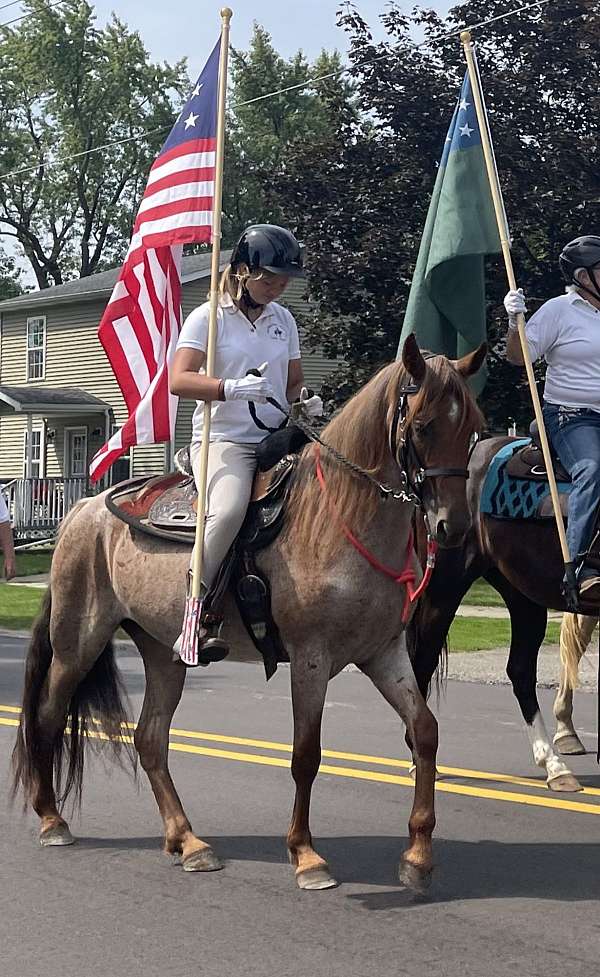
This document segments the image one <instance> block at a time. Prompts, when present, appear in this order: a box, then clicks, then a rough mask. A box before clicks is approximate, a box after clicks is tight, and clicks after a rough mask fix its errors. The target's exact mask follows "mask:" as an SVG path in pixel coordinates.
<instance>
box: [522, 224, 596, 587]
mask: <svg viewBox="0 0 600 977" xmlns="http://www.w3.org/2000/svg"><path fill="white" fill-rule="evenodd" d="M559 265H560V270H561V272H562V274H563V277H564V279H565V281H566V283H567V290H566V294H564V295H560V296H558V297H557V298H553V299H550V301H548V302H545V303H544V305H542V307H541V308H540V309H539V310H538V311H537V312H536V313H535V314H534V315H533V316H532V317H531V319H529V321H528V323H527V326H526V335H527V342H528V346H529V353H530V355H531V359H532V360H538V359H540V358H541V357H544V358H545V359H546V363H547V364H548V370H547V373H546V385H545V389H544V420H545V422H546V427H547V430H548V436H549V438H550V441H551V442H552V446H553V448H554V450H555V451H556V453H557V455H558V457H559V459H560V461H561V463H562V465H563V467H564V468H566V470H567V471H568V472H569V474H570V475H571V478H572V481H573V488H572V491H571V494H570V496H569V523H568V528H567V540H568V544H569V550H570V553H571V558H572V559H575V560H578V561H579V562H580V570H579V578H578V579H579V589H580V593H581V594H582V595H584V594H585V598H586V600H588V601H592V602H596V601H600V576H598V573H597V571H595V570H593V569H592V568H591V567H588V566H586V563H585V555H586V553H587V550H588V548H589V545H590V543H591V541H592V537H593V533H594V528H595V524H596V516H597V511H598V505H599V504H600V237H596V236H593V235H586V236H584V237H578V238H575V240H574V241H571V242H570V243H569V244H567V245H566V246H565V247H564V248H563V251H562V253H561V255H560V258H559ZM504 306H505V308H506V311H507V312H508V316H509V327H508V340H507V344H506V356H507V359H508V360H509V361H510V362H511V363H515V364H517V365H522V364H523V354H522V351H521V345H520V342H519V335H518V332H517V323H516V316H517V315H518V314H519V313H525V312H526V307H525V299H524V296H523V292H522V290H519V291H510V292H508V294H507V295H506V297H505V299H504Z"/></svg>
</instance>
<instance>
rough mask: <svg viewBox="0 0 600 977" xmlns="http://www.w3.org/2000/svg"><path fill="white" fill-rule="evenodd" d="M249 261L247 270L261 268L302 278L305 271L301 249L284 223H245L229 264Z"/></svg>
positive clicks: (235, 265)
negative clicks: (281, 224) (250, 224)
mask: <svg viewBox="0 0 600 977" xmlns="http://www.w3.org/2000/svg"><path fill="white" fill-rule="evenodd" d="M241 264H244V265H248V268H249V269H250V271H256V269H257V268H264V269H265V271H272V272H273V273H274V274H275V275H289V276H290V277H291V278H301V277H302V276H303V275H304V269H303V267H302V265H303V259H302V249H301V247H300V245H299V244H298V242H297V240H296V238H295V237H294V235H293V234H292V233H290V231H286V229H285V227H277V226H276V225H275V224H253V225H252V227H247V228H246V230H245V231H244V233H243V234H242V236H241V238H240V239H239V241H238V243H237V244H236V246H235V248H234V249H233V254H232V255H231V267H232V268H233V270H234V271H235V269H236V268H237V266H238V265H241Z"/></svg>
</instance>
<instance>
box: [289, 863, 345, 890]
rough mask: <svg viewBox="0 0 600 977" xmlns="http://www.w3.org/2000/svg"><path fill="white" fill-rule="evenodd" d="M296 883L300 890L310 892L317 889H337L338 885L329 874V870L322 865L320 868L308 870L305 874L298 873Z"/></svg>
mask: <svg viewBox="0 0 600 977" xmlns="http://www.w3.org/2000/svg"><path fill="white" fill-rule="evenodd" d="M296 882H297V883H298V887H299V888H300V889H306V890H309V891H312V890H316V889H335V888H336V887H337V885H338V883H337V882H336V880H335V879H334V878H333V877H332V876H331V875H330V874H329V869H328V868H326V867H325V866H322V865H321V866H319V868H307V869H306V870H305V871H304V872H298V873H297V875H296Z"/></svg>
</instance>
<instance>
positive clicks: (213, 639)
mask: <svg viewBox="0 0 600 977" xmlns="http://www.w3.org/2000/svg"><path fill="white" fill-rule="evenodd" d="M222 628H223V618H222V617H220V616H218V615H216V614H210V613H208V614H205V615H204V616H203V618H202V631H203V632H204V633H203V634H202V633H201V636H200V637H199V639H198V661H197V663H196V665H190V664H188V662H183V660H182V662H183V664H184V665H185V666H186V668H196V666H197V665H201V666H202V667H203V668H206V666H207V665H212V664H213V662H222V661H223V659H224V658H227V655H228V654H229V645H228V644H227V642H226V641H225V640H224V638H222V637H221V630H222Z"/></svg>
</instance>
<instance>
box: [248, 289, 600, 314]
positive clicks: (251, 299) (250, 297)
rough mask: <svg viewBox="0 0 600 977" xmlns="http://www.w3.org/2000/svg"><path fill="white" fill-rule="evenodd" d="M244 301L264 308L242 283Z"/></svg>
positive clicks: (249, 305)
mask: <svg viewBox="0 0 600 977" xmlns="http://www.w3.org/2000/svg"><path fill="white" fill-rule="evenodd" d="M598 297H599V298H600V295H599V296H598ZM242 302H243V303H244V305H245V306H246V308H247V309H264V305H263V304H262V303H261V302H255V301H254V299H253V298H252V296H251V295H250V292H249V291H248V289H247V288H246V286H245V285H242Z"/></svg>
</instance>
